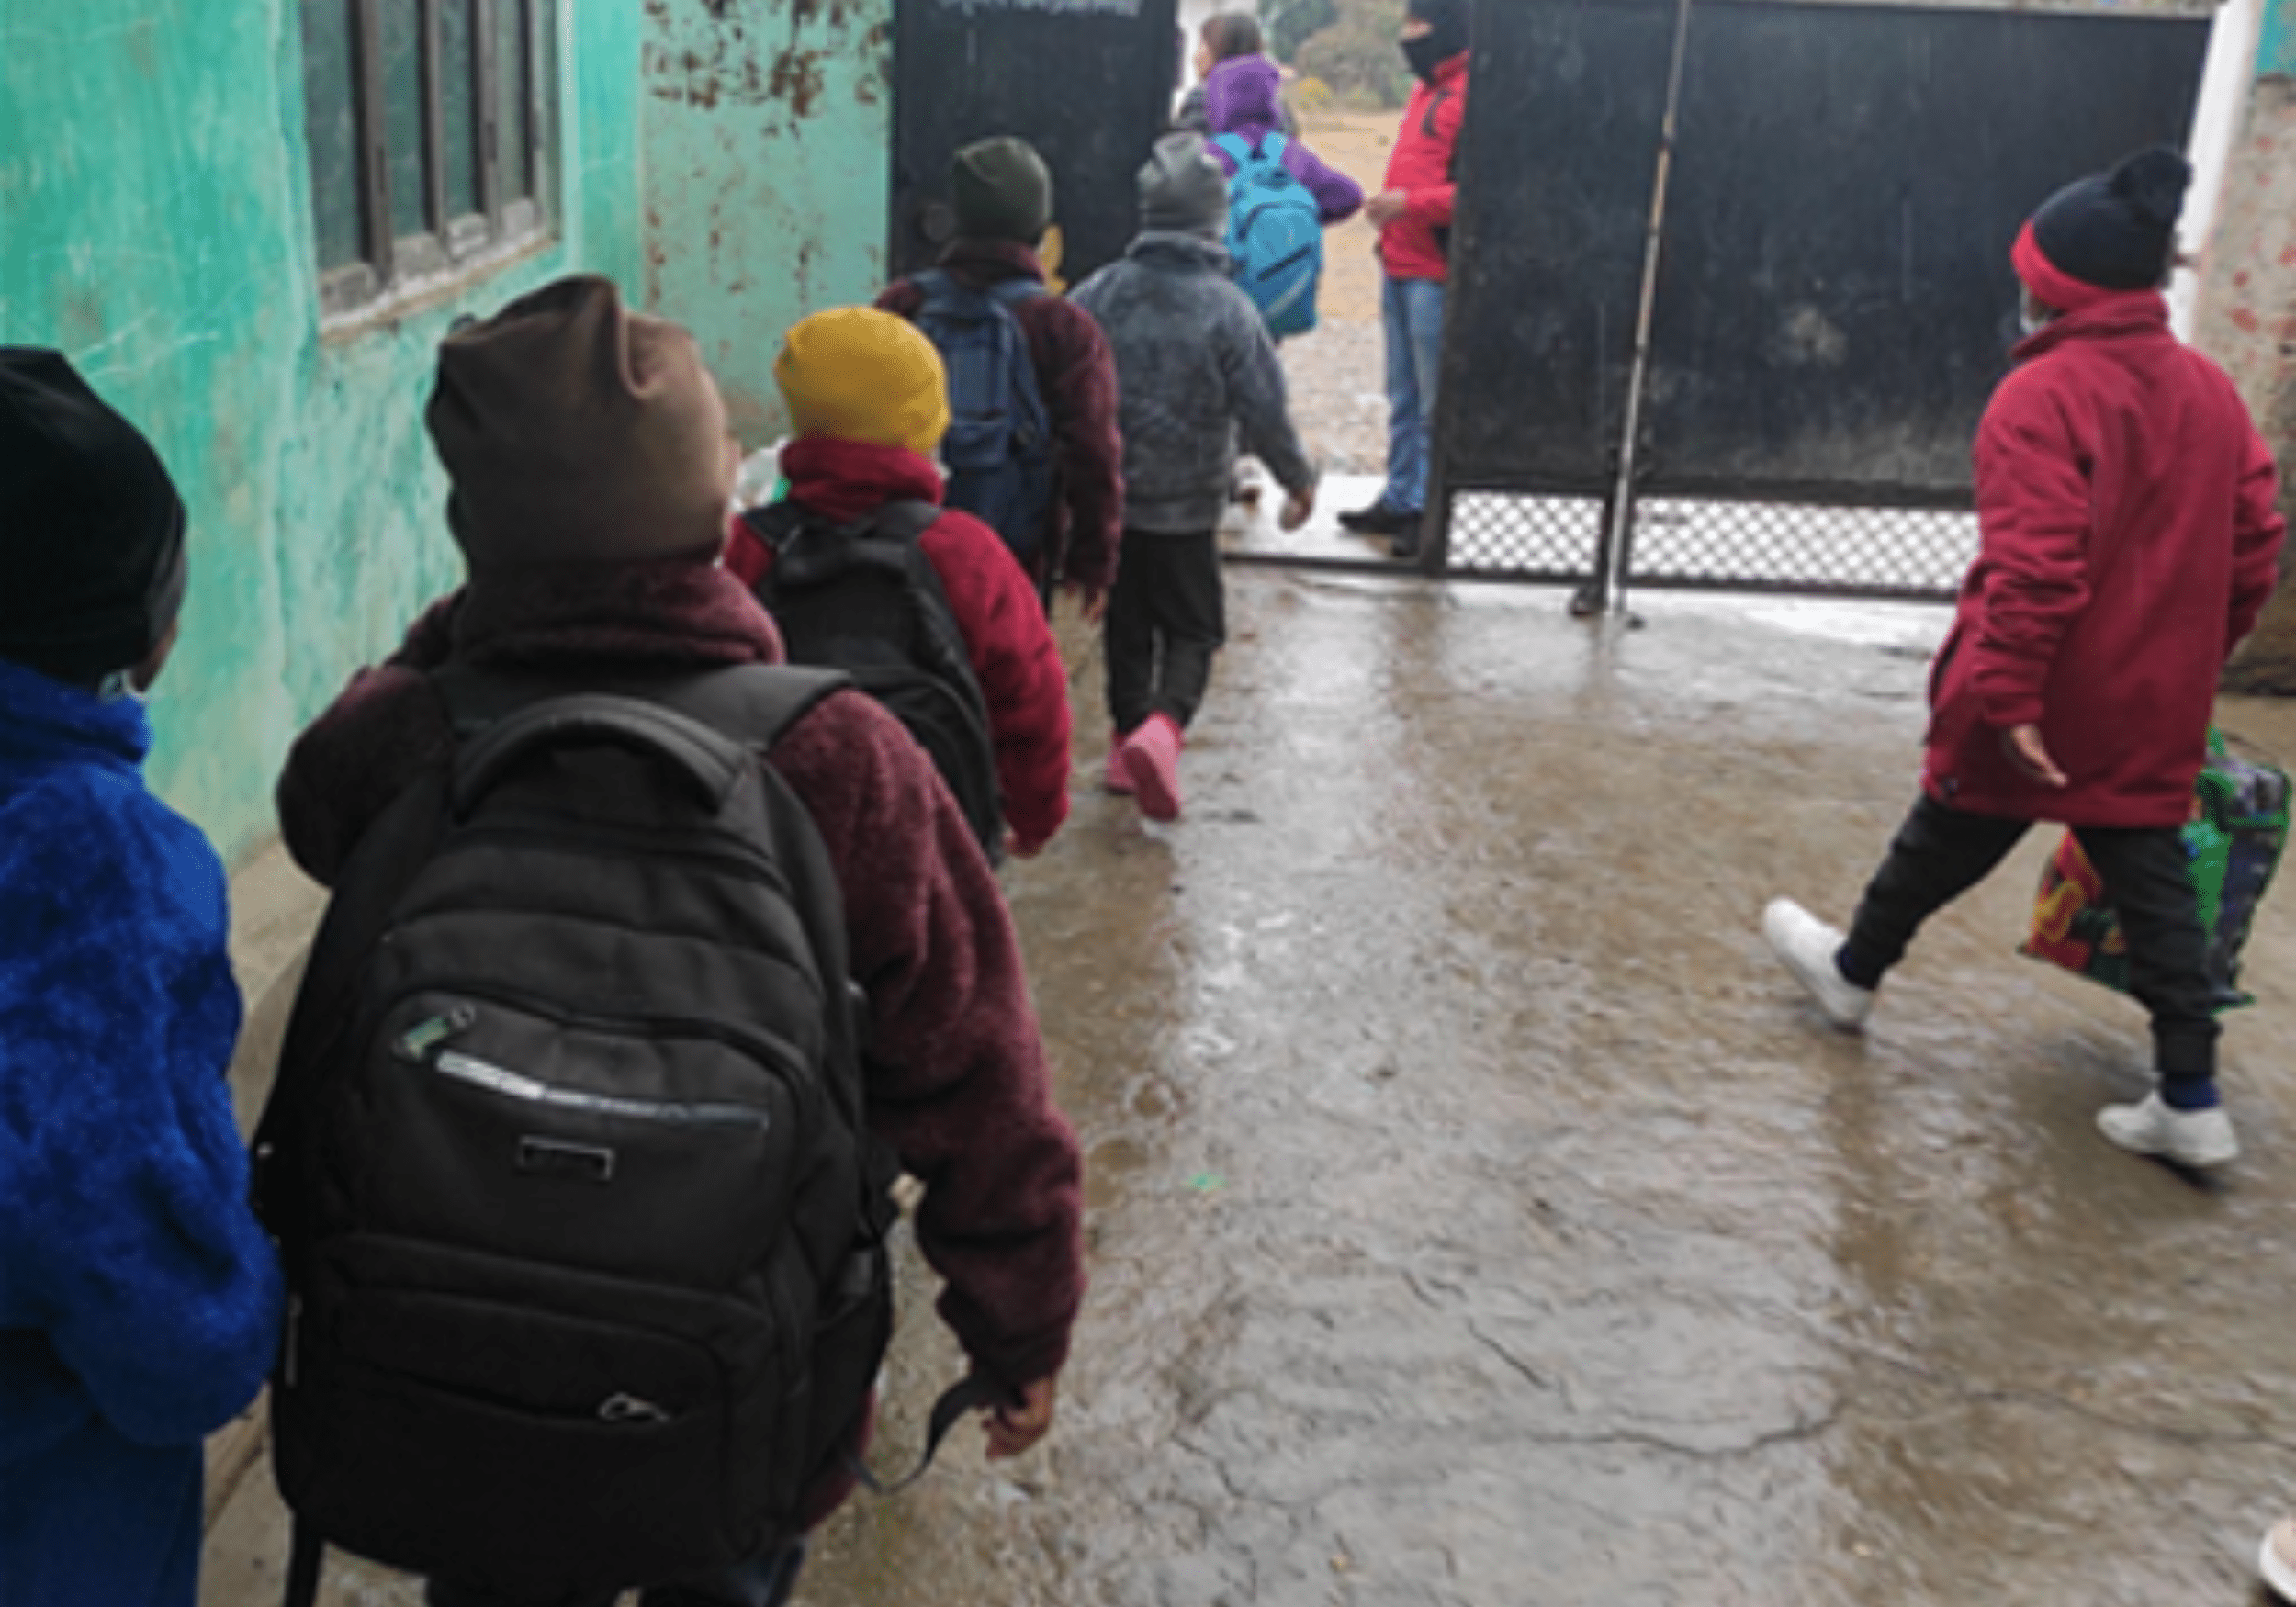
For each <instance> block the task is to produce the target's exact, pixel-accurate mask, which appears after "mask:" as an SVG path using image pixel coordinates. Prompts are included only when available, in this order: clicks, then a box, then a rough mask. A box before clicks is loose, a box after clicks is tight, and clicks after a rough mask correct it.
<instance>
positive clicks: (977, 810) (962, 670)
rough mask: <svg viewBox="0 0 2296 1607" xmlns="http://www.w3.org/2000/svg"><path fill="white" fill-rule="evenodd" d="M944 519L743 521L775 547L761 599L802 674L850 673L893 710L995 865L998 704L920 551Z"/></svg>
mask: <svg viewBox="0 0 2296 1607" xmlns="http://www.w3.org/2000/svg"><path fill="white" fill-rule="evenodd" d="M940 516H941V510H940V509H939V508H937V507H935V506H934V505H933V504H931V503H930V502H888V503H886V504H885V505H884V507H882V508H880V509H878V510H877V511H876V512H874V513H872V514H871V515H870V516H869V517H868V518H867V519H864V520H862V521H861V523H858V524H849V525H838V524H832V523H829V522H828V521H827V520H825V519H822V518H821V517H819V516H818V515H816V514H815V513H813V512H811V511H808V510H806V509H805V508H804V507H802V506H800V505H799V504H797V503H795V502H776V503H774V504H772V505H771V506H770V507H765V508H755V509H752V510H750V511H748V513H745V514H744V515H742V517H743V519H744V521H745V522H746V523H748V526H749V528H750V529H751V530H752V531H754V532H756V534H757V535H758V536H759V538H760V540H762V541H763V542H764V543H765V544H766V545H768V546H770V547H771V548H772V549H773V567H772V568H771V570H769V571H768V572H767V573H766V576H765V578H764V579H762V580H760V581H759V582H758V588H757V591H758V601H760V602H761V603H763V604H764V605H765V608H766V612H769V613H771V615H772V616H773V623H774V624H777V625H778V626H780V627H781V632H782V643H783V646H785V647H786V649H787V650H788V654H789V661H790V662H791V663H792V664H810V665H816V666H818V667H820V668H823V669H840V670H843V671H844V672H845V673H846V674H847V675H848V676H850V677H851V678H852V680H853V684H854V685H856V686H858V687H860V688H861V691H865V692H867V693H868V694H869V695H870V696H871V697H873V698H875V699H876V700H877V701H878V702H881V703H883V704H884V706H885V707H886V708H887V709H889V710H891V711H892V712H893V714H895V716H896V717H897V718H898V719H899V720H900V722H901V724H902V725H906V726H907V727H908V730H909V735H910V736H914V737H916V738H917V745H918V746H919V747H923V748H924V750H925V751H926V752H927V753H928V754H929V755H931V756H932V760H933V766H934V768H935V769H936V770H940V775H941V779H942V780H943V781H947V782H948V783H949V791H950V792H951V793H952V794H954V795H955V797H956V800H957V807H958V808H959V809H961V810H962V811H963V813H964V818H965V823H966V824H967V825H968V826H972V828H973V835H974V837H977V838H978V839H979V840H980V844H981V848H982V850H983V851H984V852H985V853H986V854H987V855H988V857H989V860H990V862H991V863H992V864H994V863H996V861H997V860H1000V859H1002V858H1003V855H1004V837H1005V827H1004V804H1003V802H1002V800H1001V799H1000V798H999V797H998V795H997V791H996V746H995V743H994V742H993V740H992V739H991V737H990V735H989V725H988V704H987V702H986V701H985V699H984V698H983V697H982V696H981V687H980V683H979V682H978V681H977V680H974V676H973V660H972V656H971V655H970V654H969V653H968V652H967V651H966V650H965V644H964V635H963V633H962V632H961V631H960V630H959V629H958V628H957V621H956V615H955V614H954V613H952V612H951V611H950V607H949V596H948V593H947V592H946V591H944V590H941V585H940V574H939V573H938V572H937V571H936V570H935V569H934V568H933V565H932V560H931V559H930V558H929V557H927V556H925V550H924V548H923V546H921V545H919V543H920V541H921V539H922V538H923V536H924V534H925V533H926V532H927V531H928V530H929V529H931V528H932V526H933V524H934V523H935V522H936V521H938V520H939V519H940Z"/></svg>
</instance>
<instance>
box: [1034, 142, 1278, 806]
mask: <svg viewBox="0 0 2296 1607" xmlns="http://www.w3.org/2000/svg"><path fill="white" fill-rule="evenodd" d="M1140 215H1141V225H1142V227H1141V233H1140V236H1139V238H1138V239H1136V240H1135V241H1134V242H1132V245H1131V251H1130V252H1129V253H1127V254H1126V256H1125V257H1124V259H1123V260H1122V261H1121V262H1118V263H1114V264H1110V265H1109V266H1108V267H1106V268H1103V269H1102V270H1100V272H1099V273H1097V274H1096V275H1093V276H1092V278H1091V279H1090V280H1089V281H1088V282H1087V283H1086V285H1085V286H1084V287H1083V288H1081V289H1080V290H1078V291H1077V292H1076V294H1075V301H1076V303H1077V305H1079V306H1081V307H1082V308H1084V309H1085V310H1086V311H1087V312H1089V313H1091V314H1092V316H1093V317H1094V318H1095V319H1097V320H1099V323H1100V327H1101V328H1102V329H1104V330H1105V331H1107V332H1108V337H1109V346H1110V347H1111V348H1112V349H1113V350H1114V352H1115V354H1116V370H1117V385H1118V393H1119V421H1120V426H1121V428H1122V433H1123V437H1124V497H1125V508H1126V516H1125V537H1124V540H1125V545H1124V561H1123V564H1122V566H1121V567H1120V568H1119V570H1118V571H1117V579H1116V590H1115V593H1114V595H1113V596H1112V597H1111V598H1110V599H1109V614H1108V622H1107V627H1106V641H1107V648H1108V655H1107V656H1108V695H1109V717H1110V719H1111V720H1112V721H1113V722H1114V727H1115V736H1114V741H1113V744H1112V746H1111V747H1110V749H1109V765H1108V785H1109V790H1110V791H1112V792H1129V793H1131V794H1133V795H1134V796H1135V797H1136V799H1137V800H1138V803H1139V804H1140V810H1141V813H1142V814H1143V815H1146V816H1147V817H1148V818H1149V819H1151V820H1158V821H1169V820H1176V819H1178V818H1179V815H1180V805H1181V796H1180V779H1179V759H1180V749H1181V746H1182V742H1183V738H1184V736H1185V735H1186V733H1187V728H1188V725H1190V723H1191V722H1193V721H1194V719H1195V718H1196V712H1197V710H1198V708H1199V706H1200V705H1201V704H1202V702H1203V699H1204V692H1205V690H1206V688H1207V687H1208V686H1209V684H1210V679H1211V666H1212V658H1213V656H1214V655H1215V654H1217V653H1218V652H1219V650H1220V648H1221V645H1222V644H1223V643H1224V642H1225V641H1226V639H1227V623H1226V602H1225V598H1224V595H1223V592H1222V589H1221V579H1220V547H1219V537H1218V531H1219V524H1220V516H1221V511H1223V510H1224V509H1225V508H1226V506H1227V501H1228V491H1229V486H1230V483H1231V481H1232V477H1233V475H1234V472H1235V454H1236V435H1237V433H1238V432H1239V431H1240V432H1241V433H1242V435H1243V438H1244V446H1245V447H1246V449H1248V450H1249V451H1251V452H1252V453H1254V454H1255V455H1257V456H1258V457H1259V458H1260V459H1261V460H1262V461H1264V462H1265V463H1266V464H1267V466H1268V467H1269V469H1270V470H1271V471H1272V472H1273V473H1274V475H1275V477H1276V478H1277V481H1278V482H1279V483H1280V484H1281V485H1282V486H1283V488H1284V489H1285V491H1286V492H1287V493H1289V500H1288V501H1287V503H1286V504H1285V507H1284V511H1283V524H1284V527H1285V528H1286V529H1287V530H1296V529H1298V528H1299V527H1300V525H1302V524H1304V523H1307V521H1308V518H1309V516H1310V515H1311V513H1313V511H1314V510H1315V486H1316V476H1315V470H1314V468H1313V467H1312V466H1311V465H1310V464H1309V462H1308V458H1307V454H1306V452H1305V451H1303V450H1302V449H1301V447H1300V437H1299V433H1298V432H1297V431H1295V430H1294V429H1293V428H1292V423H1291V419H1290V415H1289V410H1288V408H1287V405H1286V401H1285V395H1284V376H1283V369H1282V367H1281V366H1280V365H1278V364H1277V360H1276V347H1275V344H1274V343H1273V342H1271V341H1270V340H1269V339H1268V335H1267V331H1266V326H1265V325H1263V324H1262V322H1261V320H1260V315H1259V311H1258V309H1256V308H1255V307H1254V306H1253V305H1252V301H1251V298H1249V297H1247V296H1245V295H1244V292H1243V291H1242V290H1239V289H1238V288H1237V287H1235V286H1234V284H1232V282H1231V281H1230V280H1229V278H1228V253H1227V249H1226V247H1224V246H1223V245H1222V244H1221V238H1222V236H1223V235H1224V233H1225V231H1226V229H1227V220H1228V181H1227V178H1226V175H1225V174H1222V173H1221V171H1220V167H1219V165H1218V164H1217V163H1214V162H1213V161H1212V160H1211V159H1210V157H1209V156H1208V155H1206V154H1205V151H1204V142H1203V140H1202V138H1201V137H1200V136H1199V135H1195V134H1169V135H1166V136H1165V138H1164V139H1162V140H1158V141H1157V143H1156V148H1155V152H1154V155H1153V156H1151V157H1150V158H1149V161H1148V164H1147V165H1146V166H1145V167H1143V168H1142V169H1141V172H1140Z"/></svg>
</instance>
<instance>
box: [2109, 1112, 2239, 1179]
mask: <svg viewBox="0 0 2296 1607" xmlns="http://www.w3.org/2000/svg"><path fill="white" fill-rule="evenodd" d="M2097 1126H2098V1129H2099V1131H2101V1132H2102V1133H2103V1134H2104V1135H2105V1137H2107V1138H2109V1139H2110V1140H2111V1141H2113V1142H2114V1143H2116V1144H2119V1145H2120V1146H2121V1147H2122V1149H2124V1150H2128V1151H2130V1152H2133V1153H2135V1154H2139V1155H2157V1156H2159V1157H2160V1158H2161V1159H2162V1160H2164V1161H2174V1162H2175V1163H2177V1164H2178V1165H2179V1166H2190V1167H2193V1168H2195V1169H2200V1168H2205V1167H2210V1166H2225V1165H2229V1164H2231V1163H2233V1162H2234V1161H2236V1160H2238V1159H2239V1158H2240V1141H2239V1140H2238V1139H2236V1138H2234V1136H2233V1118H2231V1117H2229V1116H2226V1115H2225V1114H2224V1112H2223V1109H2222V1108H2221V1107H2219V1108H2215V1109H2210V1110H2172V1109H2170V1108H2169V1107H2168V1106H2167V1105H2166V1104H2164V1103H2162V1101H2161V1096H2159V1095H2157V1094H2148V1095H2146V1096H2145V1097H2144V1103H2142V1104H2140V1105H2108V1106H2107V1107H2105V1108H2104V1109H2102V1110H2100V1111H2099V1112H2098V1113H2097Z"/></svg>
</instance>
